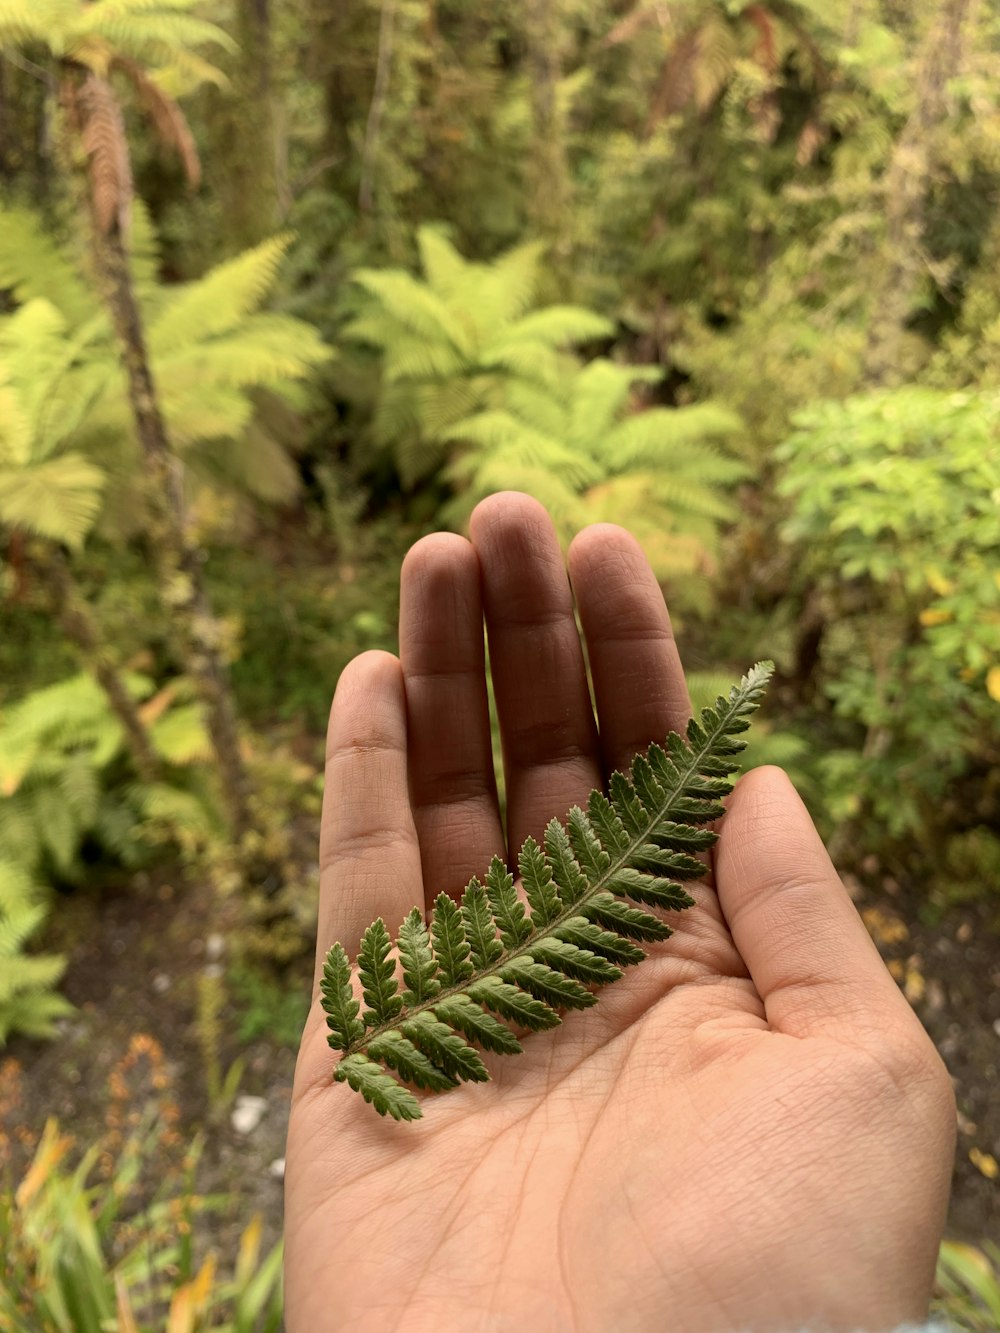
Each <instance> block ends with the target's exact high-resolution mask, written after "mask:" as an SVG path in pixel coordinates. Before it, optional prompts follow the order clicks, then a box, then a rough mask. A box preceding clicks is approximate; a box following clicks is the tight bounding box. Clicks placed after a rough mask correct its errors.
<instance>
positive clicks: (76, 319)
mask: <svg viewBox="0 0 1000 1333" xmlns="http://www.w3.org/2000/svg"><path fill="white" fill-rule="evenodd" d="M4 3H5V0H0V6H2V5H3V4H4ZM6 3H9V0H6ZM26 3H28V4H29V5H31V6H32V8H33V9H34V7H35V0H26ZM2 45H3V9H2V8H0V46H2ZM0 287H5V288H8V289H10V290H11V291H12V292H13V294H14V299H15V300H16V301H17V302H18V303H19V304H24V303H26V302H27V301H31V300H36V299H39V298H41V299H43V300H46V301H49V302H50V303H51V304H52V305H54V306H55V307H56V309H57V310H59V311H60V312H61V313H62V314H63V315H64V316H65V318H66V319H67V321H68V322H69V323H70V324H72V325H77V324H81V323H83V322H84V321H85V320H86V319H88V318H89V317H90V316H91V315H93V313H94V311H95V309H96V303H95V301H94V298H93V297H92V296H91V294H90V293H89V292H88V290H87V288H86V286H85V284H84V283H83V282H82V281H81V280H80V275H79V273H78V272H77V270H76V268H75V267H74V266H73V264H72V263H71V262H70V261H69V260H68V259H67V248H66V247H65V246H60V245H58V244H57V243H56V241H55V240H54V239H53V237H52V236H50V235H49V234H48V232H46V231H44V230H43V228H42V227H41V226H40V225H39V217H38V214H37V213H33V212H31V211H30V210H28V209H22V208H0Z"/></svg>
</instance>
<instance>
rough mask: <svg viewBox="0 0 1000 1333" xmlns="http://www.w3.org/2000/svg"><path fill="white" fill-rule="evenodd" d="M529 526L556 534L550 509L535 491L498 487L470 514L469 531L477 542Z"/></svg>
mask: <svg viewBox="0 0 1000 1333" xmlns="http://www.w3.org/2000/svg"><path fill="white" fill-rule="evenodd" d="M514 528H521V529H526V530H527V532H528V534H529V536H530V535H531V533H532V532H534V533H536V534H539V535H541V534H544V536H545V537H546V538H548V536H549V534H550V533H551V534H552V535H554V534H555V527H554V526H553V523H552V519H551V517H550V516H549V511H548V510H547V509H546V508H545V506H544V505H543V504H542V503H541V501H539V500H536V499H535V497H534V496H533V495H528V494H527V493H526V492H524V491H497V492H496V493H495V494H493V495H488V496H487V497H486V498H485V499H484V500H480V501H479V503H478V504H477V505H476V507H475V509H473V511H472V514H471V516H470V518H469V535H470V537H471V538H472V542H473V544H474V545H479V544H480V543H481V542H484V541H489V540H490V539H491V538H494V537H495V536H496V535H497V534H498V533H501V532H506V531H509V530H510V529H514Z"/></svg>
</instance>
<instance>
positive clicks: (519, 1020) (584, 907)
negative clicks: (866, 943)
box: [321, 663, 772, 1120]
mask: <svg viewBox="0 0 1000 1333" xmlns="http://www.w3.org/2000/svg"><path fill="white" fill-rule="evenodd" d="M771 671H772V666H771V664H770V663H760V664H758V665H757V666H756V667H754V668H753V670H752V671H750V672H749V673H748V674H747V675H746V676H744V678H743V680H742V681H741V682H740V683H739V684H738V685H734V686H733V687H732V689H731V690H730V691H729V696H728V698H721V697H720V698H719V699H717V700H716V701H715V703H714V705H712V706H711V707H708V708H706V709H704V710H703V711H702V713H701V717H700V720H699V721H695V720H694V719H692V720H691V722H690V723H689V724H688V728H687V736H686V739H685V738H682V737H680V736H678V735H677V734H671V735H670V736H669V737H668V738H667V741H666V743H665V746H664V747H662V748H661V747H660V746H656V745H653V746H651V747H650V748H649V750H648V752H647V753H646V754H645V755H640V756H638V757H637V758H636V759H635V761H634V762H633V764H632V769H631V774H630V777H625V776H624V775H623V774H621V773H615V774H613V775H612V778H611V782H610V791H609V797H610V799H609V798H608V797H605V796H603V795H601V793H600V792H596V791H595V792H591V794H590V799H589V801H588V807H587V811H586V813H585V812H584V811H583V810H581V809H579V808H578V807H575V808H574V809H573V810H571V811H570V813H569V815H568V817H567V822H566V826H565V827H564V826H563V825H561V824H560V823H559V822H558V820H553V821H552V822H551V823H550V824H549V826H548V828H547V829H546V832H545V849H544V850H543V849H542V848H541V847H540V846H539V845H538V844H537V843H536V842H535V841H534V839H531V838H529V839H528V841H527V842H526V843H525V844H524V846H523V847H522V849H521V852H520V856H519V868H520V871H521V879H522V884H523V887H524V893H525V897H526V899H527V902H528V908H529V910H528V911H527V912H525V910H524V908H523V907H522V906H521V904H520V903H519V901H518V899H517V897H516V894H515V893H514V885H513V880H512V878H511V876H510V875H509V873H508V871H507V868H506V866H504V864H503V862H502V861H500V860H499V858H494V860H493V863H492V864H491V866H490V868H489V871H488V872H487V877H486V886H485V887H484V885H483V884H481V883H480V882H479V881H478V880H477V879H473V880H472V881H471V882H470V883H469V885H468V887H467V888H466V890H465V893H464V895H463V897H462V900H461V903H460V904H457V903H455V901H454V900H453V899H451V898H450V897H449V896H448V895H447V894H440V895H439V897H438V898H437V901H436V902H435V904H434V910H433V913H432V915H431V920H430V927H429V931H428V928H427V927H426V926H425V925H424V923H423V919H422V916H421V913H420V911H419V909H418V908H414V909H413V911H412V912H411V913H410V914H409V915H408V916H407V918H406V920H405V921H404V923H403V926H402V928H401V930H400V933H399V938H398V940H397V947H398V953H399V959H400V961H401V964H402V972H403V980H404V982H405V985H406V991H405V992H404V993H403V994H402V995H400V994H399V983H398V980H397V979H396V960H395V959H394V958H393V956H392V939H391V936H390V934H389V931H388V930H387V928H386V924H385V922H384V921H383V920H382V919H381V918H379V919H378V920H377V921H374V922H373V923H372V924H371V925H370V926H369V927H368V929H367V930H366V931H365V933H364V935H363V937H362V941H361V948H360V950H359V953H358V969H359V973H360V981H361V987H362V992H363V996H364V1007H363V1008H362V1006H361V1004H360V1003H359V1001H358V999H357V997H356V995H355V993H354V987H353V984H352V978H351V968H350V963H349V960H348V957H347V954H346V953H345V951H344V949H343V947H342V946H341V945H340V944H339V943H338V944H334V945H333V947H332V948H331V949H330V951H329V953H328V954H327V957H326V962H325V964H324V968H323V978H322V983H321V992H322V997H323V998H322V1004H323V1009H324V1011H325V1013H326V1015H327V1025H328V1027H329V1037H328V1040H329V1042H330V1045H331V1046H333V1047H334V1048H335V1049H338V1050H340V1051H342V1052H343V1053H344V1054H343V1058H342V1059H341V1060H340V1062H339V1063H338V1064H337V1066H336V1068H335V1070H334V1078H335V1079H336V1080H338V1081H340V1082H345V1083H347V1084H348V1085H349V1086H350V1087H352V1088H353V1089H354V1090H355V1091H356V1092H360V1093H361V1095H362V1096H363V1097H364V1099H365V1101H367V1102H370V1103H371V1104H372V1105H373V1106H374V1108H375V1110H376V1111H378V1112H379V1114H380V1115H390V1116H392V1117H393V1118H394V1119H396V1120H416V1119H419V1118H420V1116H421V1115H422V1110H421V1104H420V1102H419V1101H418V1100H417V1098H416V1097H415V1096H414V1095H413V1093H412V1092H410V1091H409V1090H408V1089H407V1088H406V1087H404V1086H403V1084H404V1083H409V1084H411V1085H413V1086H414V1087H417V1088H425V1089H428V1090H429V1091H433V1092H443V1091H446V1090H448V1089H449V1088H454V1087H456V1086H457V1085H458V1083H459V1082H460V1081H463V1080H464V1081H473V1082H481V1081H483V1080H484V1079H486V1078H487V1077H488V1075H487V1071H486V1068H485V1066H484V1065H483V1064H482V1061H481V1060H480V1059H479V1057H478V1055H477V1054H476V1052H475V1050H474V1048H473V1047H471V1046H470V1045H469V1043H468V1040H466V1039H467V1038H471V1039H472V1040H474V1041H476V1042H478V1044H479V1045H480V1046H482V1047H483V1048H484V1049H485V1050H493V1051H505V1052H510V1053H516V1052H517V1051H518V1050H520V1043H519V1042H518V1040H517V1038H516V1037H515V1036H514V1033H513V1032H511V1030H510V1029H509V1028H507V1027H506V1026H505V1024H504V1023H502V1022H500V1021H499V1020H500V1019H505V1020H507V1022H509V1023H513V1024H515V1025H517V1026H520V1027H524V1028H528V1029H529V1030H530V1031H541V1030H544V1029H547V1028H551V1027H555V1026H556V1025H557V1024H558V1023H559V1022H560V1021H561V1020H560V1016H559V1010H561V1009H585V1008H589V1007H590V1006H591V1005H593V1004H595V1003H596V1000H597V997H596V996H595V995H594V993H593V992H592V991H591V990H589V989H588V986H589V985H603V984H605V983H607V982H611V981H615V980H617V979H618V978H619V977H621V976H622V967H623V966H628V965H631V964H634V963H637V962H639V961H640V960H641V959H642V958H643V957H644V956H645V954H644V952H643V950H642V949H640V948H639V947H638V946H637V945H636V944H635V943H634V941H636V940H643V941H655V940H664V939H667V938H668V937H669V935H670V934H671V933H672V932H671V930H670V927H669V926H667V924H666V923H665V922H664V921H662V920H661V919H660V918H659V917H657V916H653V915H651V914H650V913H649V912H646V911H644V910H642V908H640V907H637V906H635V904H636V903H641V904H643V905H644V906H649V907H658V908H662V909H666V910H668V911H679V910H682V909H684V908H686V907H690V906H692V905H693V899H692V898H691V897H690V896H689V895H688V894H687V893H686V892H685V890H684V888H683V883H682V881H685V880H693V879H698V878H700V877H701V876H702V875H703V874H704V873H705V866H704V864H703V862H701V861H700V860H698V859H697V857H695V856H694V855H692V852H693V851H694V850H696V849H704V848H707V847H709V846H711V845H712V843H714V842H715V840H716V835H715V834H714V833H713V832H712V831H710V830H708V829H705V828H702V827H700V826H701V825H706V824H708V823H710V822H712V821H713V820H716V819H718V818H719V817H720V816H721V815H722V813H723V807H722V805H721V804H720V797H722V796H724V795H725V794H726V793H727V792H729V791H730V790H731V789H732V785H733V783H732V779H731V777H730V775H731V773H732V771H733V770H734V769H735V768H736V767H737V760H736V756H737V755H738V754H739V753H740V752H741V751H742V750H743V748H744V742H743V741H742V739H739V737H740V734H741V733H742V732H744V731H746V730H747V729H748V727H749V725H750V723H749V717H750V715H751V714H752V713H753V712H754V710H755V709H756V708H757V706H758V704H759V702H760V699H761V697H762V695H763V693H764V690H765V688H766V686H767V682H768V680H769V678H770V675H771ZM390 1071H393V1072H390ZM393 1073H395V1074H396V1075H398V1077H399V1079H401V1080H402V1082H397V1080H396V1078H394V1077H393Z"/></svg>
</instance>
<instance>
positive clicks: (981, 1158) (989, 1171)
mask: <svg viewBox="0 0 1000 1333" xmlns="http://www.w3.org/2000/svg"><path fill="white" fill-rule="evenodd" d="M969 1161H970V1162H971V1163H972V1165H973V1166H974V1167H975V1168H976V1170H977V1171H978V1172H980V1174H981V1175H984V1176H985V1177H986V1179H987V1180H996V1178H997V1176H1000V1163H998V1162H997V1159H996V1158H995V1157H994V1156H993V1154H992V1153H991V1152H982V1151H981V1150H980V1149H979V1148H970V1149H969Z"/></svg>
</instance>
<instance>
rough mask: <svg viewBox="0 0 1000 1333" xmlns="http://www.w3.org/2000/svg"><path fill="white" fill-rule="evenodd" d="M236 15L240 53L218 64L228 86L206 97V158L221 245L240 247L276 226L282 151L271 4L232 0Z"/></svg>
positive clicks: (258, 0) (234, 30)
mask: <svg viewBox="0 0 1000 1333" xmlns="http://www.w3.org/2000/svg"><path fill="white" fill-rule="evenodd" d="M233 11H234V12H233V27H232V35H233V37H234V38H235V40H236V43H237V45H238V47H239V50H238V51H237V52H236V53H235V54H234V55H232V56H226V57H224V58H223V59H222V60H220V62H219V63H220V65H221V66H222V68H223V69H224V70H225V73H226V74H227V75H228V77H229V83H230V86H229V87H228V88H227V89H224V90H223V89H217V88H211V89H208V90H206V92H205V94H204V97H205V117H204V123H205V129H206V133H207V142H206V148H205V160H206V166H207V171H208V173H209V174H210V176H211V179H212V186H213V189H214V190H215V191H216V192H217V194H218V197H219V200H220V203H221V205H222V209H223V214H224V216H225V222H226V225H225V239H226V244H227V246H232V247H233V248H234V249H236V250H244V249H247V248H249V247H250V246H253V245H258V244H259V243H260V242H261V241H262V240H263V239H264V238H265V237H266V236H269V235H271V233H272V232H273V231H274V230H275V228H276V227H278V226H279V225H280V221H281V206H280V203H279V194H280V182H279V157H280V151H281V150H280V147H279V144H278V121H279V116H278V114H277V109H276V98H277V96H278V94H277V92H276V90H275V87H274V80H273V77H272V72H273V71H272V63H273V62H272V58H271V56H272V51H271V46H272V43H271V11H270V5H269V0H237V2H236V4H235V5H234V6H233Z"/></svg>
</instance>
